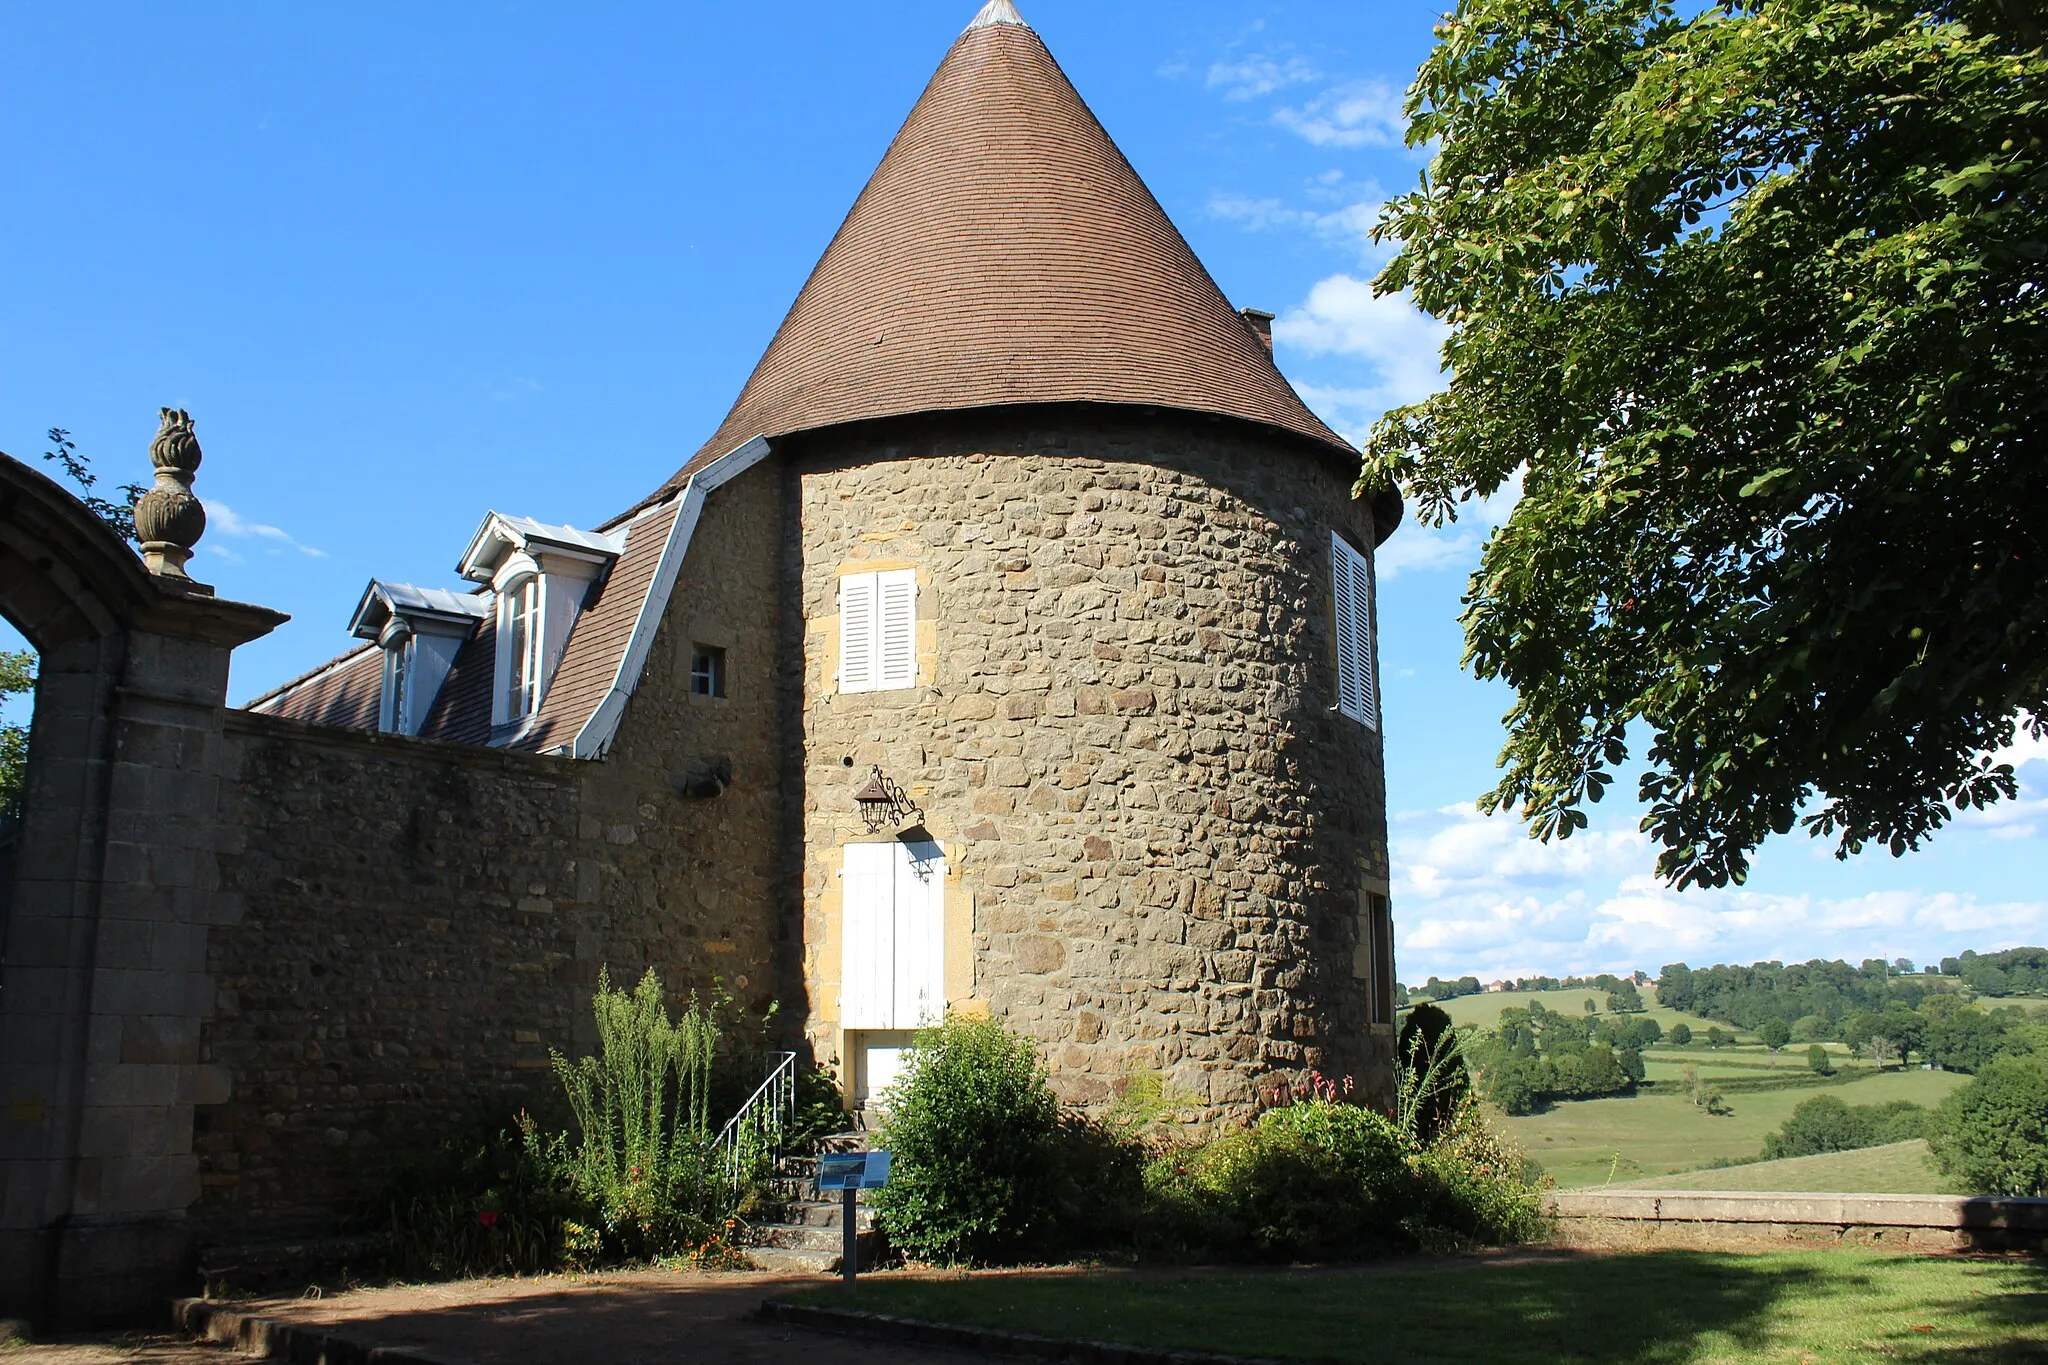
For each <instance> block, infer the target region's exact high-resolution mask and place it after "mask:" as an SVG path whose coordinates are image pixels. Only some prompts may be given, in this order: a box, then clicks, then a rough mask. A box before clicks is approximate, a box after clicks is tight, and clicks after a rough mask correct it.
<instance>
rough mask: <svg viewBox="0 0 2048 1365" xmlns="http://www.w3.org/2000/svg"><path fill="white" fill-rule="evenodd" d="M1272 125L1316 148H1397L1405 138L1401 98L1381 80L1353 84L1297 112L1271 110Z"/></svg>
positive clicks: (1405, 117)
mask: <svg viewBox="0 0 2048 1365" xmlns="http://www.w3.org/2000/svg"><path fill="white" fill-rule="evenodd" d="M1273 122H1275V123H1277V124H1279V125H1280V126H1281V127H1282V128H1285V129H1287V130H1288V131H1289V132H1291V133H1294V134H1296V135H1297V136H1299V137H1302V138H1305V139H1306V140H1308V141H1309V142H1311V143H1313V144H1315V145H1316V146H1318V147H1399V146H1401V145H1402V144H1403V143H1404V141H1405V140H1406V138H1407V135H1408V119H1407V116H1406V115H1404V114H1403V113H1402V112H1401V95H1400V93H1399V92H1398V91H1396V90H1395V89H1394V88H1393V87H1392V86H1390V85H1388V84H1387V83H1386V82H1384V81H1353V82H1351V83H1349V84H1346V85H1340V86H1336V87H1334V88H1333V89H1330V90H1327V91H1325V92H1324V93H1322V94H1320V95H1318V96H1316V97H1315V98H1314V99H1312V100H1310V101H1309V102H1308V103H1307V104H1305V105H1303V106H1302V107H1301V108H1299V109H1297V108H1294V107H1292V106H1287V107H1283V108H1280V109H1276V110H1274V111H1273Z"/></svg>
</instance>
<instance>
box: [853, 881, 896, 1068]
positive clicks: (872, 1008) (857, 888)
mask: <svg viewBox="0 0 2048 1365" xmlns="http://www.w3.org/2000/svg"><path fill="white" fill-rule="evenodd" d="M844 852H845V857H846V862H845V864H844V869H843V871H842V873H841V877H840V880H841V885H840V891H839V897H840V900H839V907H840V915H839V925H840V934H841V938H842V942H841V944H840V950H839V1026H840V1027H841V1028H894V1027H896V1024H895V1016H896V893H895V873H896V858H895V854H896V846H895V845H894V844H848V845H846V846H845V849H844Z"/></svg>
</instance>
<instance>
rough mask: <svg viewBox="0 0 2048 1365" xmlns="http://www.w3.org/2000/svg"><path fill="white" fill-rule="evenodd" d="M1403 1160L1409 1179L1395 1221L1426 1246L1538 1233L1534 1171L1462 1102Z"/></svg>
mask: <svg viewBox="0 0 2048 1365" xmlns="http://www.w3.org/2000/svg"><path fill="white" fill-rule="evenodd" d="M1408 1166H1409V1170H1410V1172H1411V1174H1412V1175H1413V1176H1414V1177H1415V1179H1414V1184H1413V1187H1412V1192H1411V1193H1410V1195H1409V1197H1408V1202H1409V1204H1410V1206H1411V1211H1410V1212H1409V1213H1408V1214H1407V1216H1406V1217H1404V1218H1403V1219H1402V1227H1403V1228H1405V1229H1406V1230H1407V1232H1408V1233H1409V1235H1410V1236H1412V1237H1413V1238H1414V1239H1415V1241H1416V1242H1417V1243H1418V1244H1419V1245H1421V1246H1422V1247H1423V1248H1424V1249H1426V1250H1432V1251H1434V1250H1444V1249H1448V1248H1449V1247H1450V1246H1454V1245H1456V1244H1458V1243H1461V1242H1484V1243H1487V1244H1489V1245H1501V1244H1507V1243H1514V1242H1526V1241H1531V1240H1533V1239H1534V1238H1536V1237H1539V1236H1541V1235H1542V1234H1543V1232H1544V1217H1543V1192H1542V1190H1541V1189H1540V1188H1538V1185H1537V1183H1536V1182H1537V1179H1538V1178H1539V1176H1540V1169H1539V1168H1536V1167H1535V1166H1534V1164H1533V1163H1531V1162H1528V1161H1526V1160H1524V1159H1523V1157H1522V1156H1521V1154H1520V1153H1519V1152H1517V1151H1515V1149H1514V1148H1513V1147H1512V1146H1511V1145H1509V1144H1508V1143H1507V1142H1506V1141H1505V1140H1504V1139H1503V1138H1502V1137H1501V1136H1500V1135H1499V1134H1498V1133H1496V1132H1494V1131H1493V1129H1492V1128H1490V1127H1488V1126H1487V1124H1486V1122H1485V1120H1484V1119H1483V1118H1482V1116H1481V1115H1480V1112H1479V1108H1478V1106H1477V1105H1473V1104H1467V1105H1466V1106H1465V1107H1464V1108H1463V1110H1461V1111H1460V1113H1459V1115H1458V1121H1457V1122H1456V1123H1455V1124H1454V1125H1453V1126H1452V1127H1451V1129H1450V1130H1449V1131H1448V1132H1446V1133H1445V1134H1444V1135H1443V1137H1442V1138H1441V1139H1439V1140H1438V1141H1437V1143H1436V1144H1435V1145H1434V1146H1431V1147H1428V1148H1426V1149H1424V1150H1423V1151H1420V1152H1417V1153H1415V1154H1413V1155H1411V1156H1410V1158H1409V1161H1408Z"/></svg>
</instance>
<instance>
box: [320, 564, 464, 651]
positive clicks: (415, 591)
mask: <svg viewBox="0 0 2048 1365" xmlns="http://www.w3.org/2000/svg"><path fill="white" fill-rule="evenodd" d="M489 611H490V607H489V605H488V603H487V602H486V600H485V599H484V598H482V597H479V596H477V595H476V594H474V593H458V592H450V591H448V590H447V589H446V588H420V587H415V586H413V585H412V584H410V583H386V582H385V581H384V580H383V579H381V578H373V579H371V580H370V586H369V587H367V588H365V589H363V597H362V600H361V601H360V602H358V603H357V604H356V614H355V615H354V616H353V617H352V618H350V620H349V623H348V633H349V634H351V635H353V636H355V637H356V638H358V639H362V640H375V639H378V638H380V637H381V636H382V635H383V633H384V627H385V625H386V624H387V623H389V622H390V620H391V618H392V617H394V616H403V617H406V618H407V619H409V620H415V621H418V620H427V621H435V622H439V623H441V624H444V625H447V626H449V627H451V628H455V629H459V630H461V631H463V632H464V633H466V632H467V631H469V630H471V629H473V628H474V627H475V625H476V623H477V622H478V621H481V620H483V619H484V617H485V615H486V614H488V612H489Z"/></svg>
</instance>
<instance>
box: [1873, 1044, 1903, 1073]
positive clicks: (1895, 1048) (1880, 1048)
mask: <svg viewBox="0 0 2048 1365" xmlns="http://www.w3.org/2000/svg"><path fill="white" fill-rule="evenodd" d="M1870 1060H1871V1061H1873V1062H1875V1063H1877V1069H1878V1070H1879V1071H1882V1070H1884V1069H1885V1068H1886V1067H1888V1066H1890V1065H1891V1064H1892V1063H1893V1062H1895V1061H1898V1060H1899V1045H1898V1044H1897V1043H1895V1042H1893V1041H1892V1040H1891V1039H1889V1038H1884V1037H1877V1038H1872V1039H1871V1040H1870Z"/></svg>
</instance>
